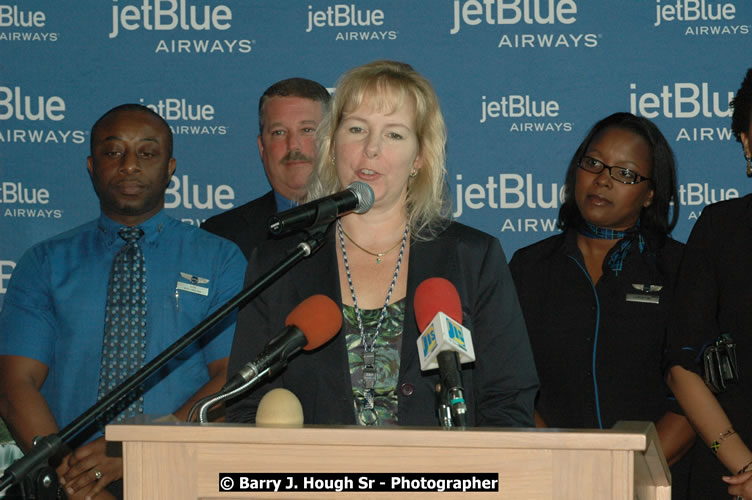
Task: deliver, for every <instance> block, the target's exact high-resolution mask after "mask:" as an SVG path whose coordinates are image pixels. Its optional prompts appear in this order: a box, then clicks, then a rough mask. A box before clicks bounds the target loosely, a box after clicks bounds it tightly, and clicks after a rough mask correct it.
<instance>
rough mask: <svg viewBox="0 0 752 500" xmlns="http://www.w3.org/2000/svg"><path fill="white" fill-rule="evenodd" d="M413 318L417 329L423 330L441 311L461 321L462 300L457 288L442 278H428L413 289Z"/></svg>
mask: <svg viewBox="0 0 752 500" xmlns="http://www.w3.org/2000/svg"><path fill="white" fill-rule="evenodd" d="M413 306H414V308H415V320H416V321H417V322H418V331H421V332H422V331H423V330H425V329H426V327H427V326H428V323H430V322H431V320H432V319H433V318H434V316H436V314H438V313H439V312H443V313H444V314H446V315H447V316H449V317H450V318H452V319H453V320H454V321H456V322H457V323H460V324H461V323H462V302H461V301H460V294H459V293H457V288H455V286H454V285H453V284H452V282H451V281H449V280H447V279H444V278H428V279H427V280H425V281H424V282H423V283H421V284H420V285H418V288H417V289H416V290H415V300H414V301H413Z"/></svg>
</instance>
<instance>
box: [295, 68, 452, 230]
mask: <svg viewBox="0 0 752 500" xmlns="http://www.w3.org/2000/svg"><path fill="white" fill-rule="evenodd" d="M366 99H367V100H368V103H369V104H370V105H371V106H373V107H374V109H376V110H379V111H382V112H386V113H391V112H393V111H394V110H397V109H400V108H401V107H402V106H403V105H405V103H406V102H408V100H412V102H413V103H414V104H415V126H416V130H415V132H416V136H417V138H418V146H419V150H418V154H419V155H420V161H421V168H420V169H419V170H418V172H417V175H415V177H411V178H410V179H409V180H408V188H407V218H408V225H409V226H410V231H411V232H412V235H413V238H415V239H424V240H425V239H431V238H433V237H435V236H436V235H437V234H438V233H439V232H440V231H441V229H442V228H443V227H444V226H445V225H446V223H447V222H448V220H449V217H450V212H451V202H450V201H449V196H448V190H447V184H446V175H447V172H446V153H445V145H446V138H447V133H446V125H445V124H444V118H443V116H442V115H441V109H440V108H439V100H438V98H437V96H436V92H435V91H434V89H433V86H432V85H431V83H430V82H429V81H428V80H426V79H425V78H424V77H423V76H422V75H420V74H419V73H418V72H417V71H415V70H414V69H413V68H412V67H411V66H410V65H409V64H405V63H401V62H396V61H386V60H382V61H373V62H371V63H368V64H365V65H363V66H358V67H356V68H353V69H351V70H349V71H348V72H346V73H345V74H344V75H342V77H340V79H339V81H338V82H337V89H336V91H335V93H334V97H333V98H332V100H331V102H330V108H329V110H328V112H327V113H325V116H324V118H323V120H322V121H321V124H320V125H319V127H318V129H317V131H316V136H317V137H316V141H317V145H318V156H317V158H316V162H315V164H314V169H313V174H312V175H311V177H310V179H309V181H308V196H307V200H309V201H310V200H315V199H318V198H322V197H324V196H328V195H330V194H333V193H336V192H338V191H341V190H342V189H344V188H345V186H342V185H341V183H340V181H339V178H338V177H337V169H336V167H335V164H334V152H333V149H332V148H333V145H334V135H335V133H336V131H337V128H338V127H339V124H340V122H341V121H342V116H343V115H344V113H345V112H348V111H353V110H355V109H356V108H357V107H358V106H360V105H361V103H363V101H364V100H366Z"/></svg>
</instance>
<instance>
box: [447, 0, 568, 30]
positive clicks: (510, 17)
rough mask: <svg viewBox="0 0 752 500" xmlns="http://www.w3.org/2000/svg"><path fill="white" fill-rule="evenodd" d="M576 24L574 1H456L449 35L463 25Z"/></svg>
mask: <svg viewBox="0 0 752 500" xmlns="http://www.w3.org/2000/svg"><path fill="white" fill-rule="evenodd" d="M576 21H577V3H576V2H575V1H574V0H483V1H481V0H464V1H461V0H454V25H453V26H452V29H451V30H450V31H449V34H450V35H455V34H457V33H458V32H459V31H460V29H461V27H462V25H463V24H464V25H467V26H476V25H478V24H481V23H485V24H500V25H504V24H506V25H510V24H518V23H520V22H522V23H525V24H539V25H540V24H557V23H558V24H573V23H575V22H576Z"/></svg>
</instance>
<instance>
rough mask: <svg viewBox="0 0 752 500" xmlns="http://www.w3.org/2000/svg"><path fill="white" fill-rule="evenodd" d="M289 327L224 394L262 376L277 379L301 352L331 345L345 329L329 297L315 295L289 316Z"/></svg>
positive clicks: (242, 369)
mask: <svg viewBox="0 0 752 500" xmlns="http://www.w3.org/2000/svg"><path fill="white" fill-rule="evenodd" d="M285 325H286V326H285V329H284V330H282V333H280V334H279V335H277V336H276V337H274V338H273V339H271V340H270V341H269V343H267V344H266V346H265V347H264V350H263V351H262V352H261V354H259V355H258V356H257V357H256V359H254V360H253V361H249V362H248V363H246V364H245V365H244V366H243V367H242V368H241V369H240V370H238V371H237V373H236V374H235V375H234V376H233V377H232V378H231V379H230V380H229V381H228V382H227V383H226V384H225V386H224V387H223V388H222V392H223V393H228V392H230V391H233V390H235V389H237V388H238V387H240V386H242V385H244V384H245V383H246V382H248V381H250V380H252V379H254V378H257V377H260V376H262V375H266V376H267V377H271V376H274V375H276V374H277V372H279V371H281V370H282V369H283V368H284V367H285V366H287V361H288V360H289V359H290V357H292V356H293V355H294V354H295V353H297V352H298V351H300V350H301V349H305V350H306V351H311V350H313V349H317V348H318V347H320V346H321V345H323V344H325V343H327V342H328V341H329V340H330V339H331V338H332V337H334V336H335V335H336V334H337V332H338V331H339V330H340V328H342V312H341V311H340V309H339V307H337V304H335V303H334V301H333V300H332V299H330V298H329V297H327V296H325V295H312V296H310V297H308V298H307V299H305V300H304V301H303V302H301V303H300V304H298V305H297V306H296V307H295V309H293V310H292V312H291V313H290V314H288V315H287V318H286V320H285Z"/></svg>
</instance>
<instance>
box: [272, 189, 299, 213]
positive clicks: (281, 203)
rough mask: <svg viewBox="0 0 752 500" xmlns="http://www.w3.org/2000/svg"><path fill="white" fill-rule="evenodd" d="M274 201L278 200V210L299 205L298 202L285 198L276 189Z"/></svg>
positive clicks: (281, 210)
mask: <svg viewBox="0 0 752 500" xmlns="http://www.w3.org/2000/svg"><path fill="white" fill-rule="evenodd" d="M274 201H276V202H277V212H284V211H285V210H290V209H291V208H295V207H297V206H298V203H297V202H295V201H292V200H290V199H287V198H285V197H284V196H282V195H281V194H279V193H278V192H276V191H274Z"/></svg>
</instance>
